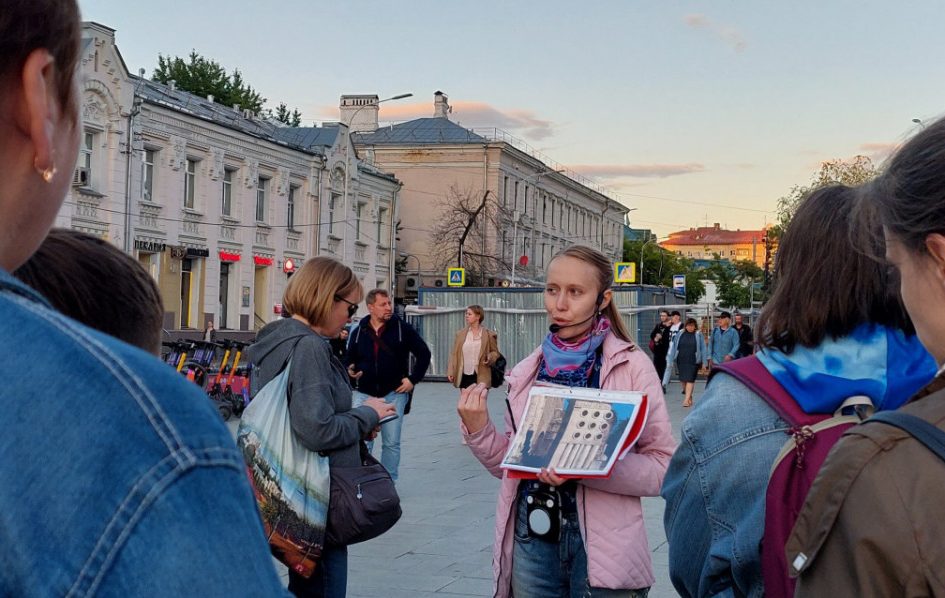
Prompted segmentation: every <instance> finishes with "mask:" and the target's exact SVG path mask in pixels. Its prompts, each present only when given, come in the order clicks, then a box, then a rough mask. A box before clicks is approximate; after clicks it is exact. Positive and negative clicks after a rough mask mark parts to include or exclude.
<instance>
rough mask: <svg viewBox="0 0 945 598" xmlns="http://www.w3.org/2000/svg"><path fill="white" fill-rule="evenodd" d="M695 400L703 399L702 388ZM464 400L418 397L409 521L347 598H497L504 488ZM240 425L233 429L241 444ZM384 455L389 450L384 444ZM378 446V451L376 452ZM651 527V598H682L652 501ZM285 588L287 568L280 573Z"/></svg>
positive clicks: (440, 387) (426, 392)
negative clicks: (472, 441)
mask: <svg viewBox="0 0 945 598" xmlns="http://www.w3.org/2000/svg"><path fill="white" fill-rule="evenodd" d="M696 389H697V392H696V400H698V397H699V395H700V394H701V392H702V390H703V389H704V383H703V382H700V383H698V384H697V388H696ZM456 398H457V391H456V389H454V388H453V387H452V386H450V385H448V384H444V383H435V382H424V383H421V384H420V385H419V386H418V387H417V391H416V393H415V395H414V401H413V410H412V412H411V413H410V414H409V415H408V416H407V417H406V419H405V421H404V428H403V438H402V455H401V458H402V461H401V469H400V480H399V481H398V484H397V487H398V491H399V492H400V495H401V500H402V502H403V509H404V516H403V517H402V518H401V520H400V522H398V524H397V525H396V526H395V527H394V528H393V529H392V530H391V531H390V532H388V533H387V534H385V535H384V536H381V537H380V538H377V539H375V540H372V541H370V542H365V543H363V544H358V545H355V546H351V547H350V548H349V557H348V596H350V597H352V598H362V597H364V598H367V597H370V598H378V597H384V598H431V597H437V596H439V597H441V598H442V597H445V596H450V597H455V596H490V595H491V594H492V542H493V534H494V524H493V521H494V516H495V500H496V494H497V492H498V488H499V480H498V479H496V478H495V477H493V476H492V475H491V474H489V473H488V472H487V471H486V470H485V469H484V468H483V467H482V465H481V464H480V463H479V462H478V461H477V460H476V459H475V458H474V457H473V456H472V454H471V453H470V452H469V449H468V448H467V447H465V446H463V445H462V444H461V443H460V434H459V428H458V416H457V415H456ZM502 398H503V397H502V395H501V394H500V393H498V392H496V391H492V394H491V395H490V399H489V403H488V405H489V411H490V414H491V417H492V419H493V421H495V422H500V423H499V424H498V425H499V427H500V428H501V427H502V425H503V424H502V423H501V422H502V421H503V419H504V417H505V403H504V401H503V400H502ZM667 408H668V410H669V414H670V419H671V421H672V424H673V434H674V436H675V437H676V438H677V440H678V439H679V425H680V423H681V422H682V419H683V418H684V417H685V416H686V414H688V413H689V409H685V408H683V407H682V395H681V394H680V386H679V384H678V383H672V384H671V385H670V387H669V390H668V392H667ZM236 425H237V423H236V422H235V420H231V422H230V428H231V430H232V431H233V433H234V435H235V432H236ZM377 444H378V445H379V444H380V443H377ZM378 449H379V446H376V447H375V452H377V451H378ZM643 510H644V519H645V523H646V528H647V537H648V540H649V543H650V550H651V551H652V552H653V569H654V574H655V576H656V584H655V585H654V586H653V588H652V589H651V591H650V598H668V597H670V596H676V592H675V591H674V590H673V587H672V585H671V583H670V581H669V567H668V561H669V547H668V545H667V544H666V536H665V534H664V533H663V510H664V503H663V501H662V499H660V498H644V499H643ZM277 568H278V570H279V572H280V574H281V575H282V576H283V578H285V576H286V575H287V573H286V569H285V567H282V566H281V565H278V566H277Z"/></svg>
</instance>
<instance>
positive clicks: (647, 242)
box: [640, 238, 653, 286]
mask: <svg viewBox="0 0 945 598" xmlns="http://www.w3.org/2000/svg"><path fill="white" fill-rule="evenodd" d="M652 242H653V239H652V238H650V239H647V240H646V241H644V243H643V245H640V286H643V249H644V248H645V247H646V246H647V245H649V244H650V243H652Z"/></svg>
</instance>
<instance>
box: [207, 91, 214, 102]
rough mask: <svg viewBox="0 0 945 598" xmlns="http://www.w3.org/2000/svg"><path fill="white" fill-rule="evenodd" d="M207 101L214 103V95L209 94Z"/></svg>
mask: <svg viewBox="0 0 945 598" xmlns="http://www.w3.org/2000/svg"><path fill="white" fill-rule="evenodd" d="M207 101H208V102H210V103H211V104H212V103H213V94H212V93H208V94H207Z"/></svg>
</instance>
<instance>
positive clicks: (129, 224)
mask: <svg viewBox="0 0 945 598" xmlns="http://www.w3.org/2000/svg"><path fill="white" fill-rule="evenodd" d="M139 102H140V100H139V99H138V97H137V96H136V95H134V94H132V96H131V112H129V113H128V133H127V136H126V141H125V144H126V145H125V152H126V157H125V246H124V251H125V253H127V254H129V255H131V254H132V252H133V251H134V234H135V233H134V224H133V220H132V217H131V205H132V204H131V158H132V156H133V155H134V145H133V144H134V138H135V136H134V127H135V116H136V115H137V114H138V112H140V110H141V104H140V103H139Z"/></svg>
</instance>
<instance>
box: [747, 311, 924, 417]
mask: <svg viewBox="0 0 945 598" xmlns="http://www.w3.org/2000/svg"><path fill="white" fill-rule="evenodd" d="M758 359H759V360H761V363H762V364H763V365H764V366H765V368H767V370H768V371H769V372H771V375H772V376H774V378H775V379H776V380H777V381H778V382H780V383H781V386H783V387H784V390H786V391H787V392H788V393H789V394H790V395H791V396H792V397H794V399H795V400H796V401H797V403H798V405H800V407H801V409H803V410H804V412H805V413H832V412H834V411H836V410H837V408H838V407H839V406H840V404H841V403H843V401H844V399H847V398H849V397H851V396H855V395H866V396H868V397H869V398H870V399H871V400H872V401H873V405H874V406H875V407H876V410H877V411H879V410H881V409H896V408H897V407H899V406H901V405H902V404H903V403H905V402H906V401H907V400H909V398H910V397H911V396H912V395H913V394H915V392H916V391H918V390H919V389H920V388H922V387H923V386H924V385H925V384H927V383H928V382H929V381H930V380H931V379H932V377H933V376H935V371H936V368H937V366H936V364H935V360H934V359H933V358H932V356H931V355H929V353H928V352H927V351H926V350H925V347H923V346H922V345H921V344H920V343H919V339H918V338H917V337H915V336H906V335H905V334H903V332H902V331H901V330H894V329H892V328H886V327H885V326H879V325H875V324H862V325H860V326H858V327H857V328H856V329H854V330H853V332H851V333H850V334H849V335H847V336H845V337H842V338H838V339H829V338H828V339H826V340H824V342H823V343H821V344H820V345H818V346H816V347H812V348H808V347H800V346H798V347H797V348H795V349H794V351H793V352H792V353H791V354H790V355H785V354H784V353H781V352H780V351H773V350H769V349H765V350H762V351H759V352H758Z"/></svg>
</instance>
